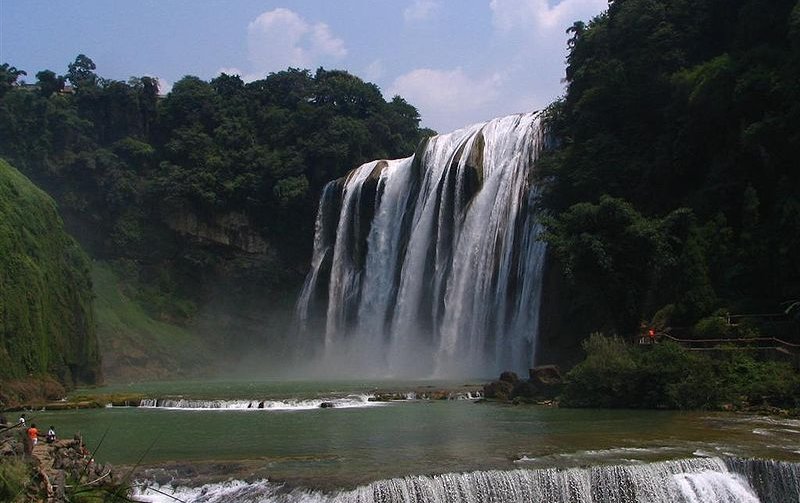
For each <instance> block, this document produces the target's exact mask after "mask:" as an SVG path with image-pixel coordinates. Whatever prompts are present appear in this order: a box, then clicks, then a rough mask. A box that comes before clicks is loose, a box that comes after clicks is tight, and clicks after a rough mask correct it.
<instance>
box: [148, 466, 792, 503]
mask: <svg viewBox="0 0 800 503" xmlns="http://www.w3.org/2000/svg"><path fill="white" fill-rule="evenodd" d="M799 475H800V464H798V463H780V462H774V461H758V460H739V459H732V460H723V459H720V458H702V459H685V460H674V461H662V462H657V463H648V464H641V465H633V466H631V465H613V466H596V467H590V468H572V469H567V470H560V469H555V468H546V469H538V470H511V471H500V470H490V471H477V472H470V473H447V474H442V475H432V476H422V475H420V476H408V477H402V478H394V479H386V480H378V481H376V482H372V483H370V484H367V485H363V486H359V487H357V488H355V489H352V490H346V491H340V492H333V493H322V492H319V491H307V490H302V489H294V490H292V491H287V490H285V489H284V488H283V486H282V485H280V484H275V483H272V482H270V481H267V480H259V481H255V482H252V483H245V482H242V481H229V482H224V483H220V484H207V485H204V486H201V487H196V488H187V487H178V488H173V487H170V486H158V485H149V486H148V485H147V484H144V483H142V482H139V483H137V487H139V489H138V493H137V494H136V497H137V498H138V499H140V500H142V501H147V502H152V503H161V502H168V501H175V498H177V499H180V500H182V501H195V502H203V503H221V502H252V503H256V502H276V503H277V502H280V503H328V502H331V503H400V502H404V503H405V502H407V503H461V502H464V503H484V502H485V503H536V502H548V503H549V502H553V503H594V502H596V503H601V502H615V503H676V502H677V503H700V502H702V503H757V502H763V503H778V502H780V503H786V502H789V501H798V498H800V487H799V486H798V480H800V479H799V478H798V476H799ZM147 487H151V488H152V489H147ZM153 489H155V490H153ZM156 491H158V492H156Z"/></svg>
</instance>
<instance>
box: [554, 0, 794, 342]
mask: <svg viewBox="0 0 800 503" xmlns="http://www.w3.org/2000/svg"><path fill="white" fill-rule="evenodd" d="M568 32H569V33H571V35H572V38H571V39H570V41H569V46H570V52H569V56H568V59H567V69H566V80H567V83H568V90H567V93H566V96H565V97H564V98H563V99H562V100H561V101H559V102H557V103H555V104H554V105H552V106H551V107H550V109H549V110H548V113H549V118H548V124H549V127H550V130H551V133H552V136H553V138H554V140H555V143H556V145H555V148H554V150H553V152H551V153H550V155H548V156H547V157H546V159H545V160H544V162H543V163H542V181H543V183H544V186H545V189H544V195H543V198H542V204H543V206H544V207H545V208H546V209H547V210H548V211H549V214H550V215H551V217H550V218H549V219H548V220H547V222H546V225H547V239H548V241H549V242H550V244H551V245H552V247H551V251H552V252H553V255H554V256H555V258H556V259H557V262H558V263H559V264H560V266H561V267H562V270H563V272H564V275H565V276H566V278H567V279H568V280H569V281H568V285H567V287H566V291H565V292H563V296H562V297H563V299H564V300H563V301H562V304H563V305H564V306H565V307H564V309H563V312H562V313H561V314H562V315H563V317H562V319H563V322H562V323H563V325H564V330H565V331H569V332H573V333H579V334H588V333H590V332H593V331H602V332H605V333H616V334H618V335H620V336H623V337H631V336H634V335H635V334H636V332H637V331H638V330H639V326H640V323H641V322H642V321H647V322H650V321H651V320H652V321H653V322H656V323H658V324H660V325H661V326H670V327H673V328H675V330H681V335H686V336H690V335H692V334H694V333H696V334H697V335H701V334H700V332H702V331H703V327H702V326H699V325H698V323H699V322H700V320H702V319H704V318H706V317H708V316H709V315H711V314H712V313H715V312H716V311H717V310H720V309H721V310H725V311H728V312H732V313H749V314H754V313H780V312H782V311H783V310H785V309H786V308H787V307H788V306H790V305H791V303H792V302H793V301H796V300H797V299H800V261H798V260H797V258H798V257H800V170H798V165H797V153H798V152H800V85H798V83H799V82H800V2H798V1H797V0H614V1H609V8H608V11H607V12H605V13H603V14H602V15H600V16H598V17H596V18H595V19H593V20H592V21H591V22H590V23H588V24H584V23H581V22H576V23H575V24H574V25H573V26H572V27H571V28H570V29H569V30H568ZM765 330H766V329H765V328H764V327H753V333H754V334H755V333H758V332H762V333H764V331H765ZM676 333H677V332H676ZM768 335H779V336H782V337H792V336H794V337H796V336H797V335H798V334H797V325H796V324H794V325H792V324H791V323H788V322H787V324H786V325H784V326H783V328H782V329H775V330H774V331H773V332H772V333H769V334H768Z"/></svg>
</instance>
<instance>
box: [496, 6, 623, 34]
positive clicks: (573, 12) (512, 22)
mask: <svg viewBox="0 0 800 503" xmlns="http://www.w3.org/2000/svg"><path fill="white" fill-rule="evenodd" d="M607 6H608V0H562V1H560V2H558V3H557V4H555V5H553V6H550V4H549V2H548V0H521V1H520V0H492V1H491V3H490V7H491V9H492V22H493V23H494V25H495V27H497V28H498V29H500V30H501V31H505V32H508V31H512V30H516V29H523V30H530V29H534V30H536V31H537V32H541V31H551V30H554V29H555V30H566V28H567V27H569V26H571V25H572V23H573V21H576V20H578V19H582V20H585V21H586V20H588V19H587V17H586V14H587V13H589V14H590V15H596V14H598V13H600V12H601V11H603V10H604V9H605V8H606V7H607Z"/></svg>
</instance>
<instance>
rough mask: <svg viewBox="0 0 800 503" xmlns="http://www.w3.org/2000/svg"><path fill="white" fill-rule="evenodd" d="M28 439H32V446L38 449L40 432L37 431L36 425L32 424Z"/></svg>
mask: <svg viewBox="0 0 800 503" xmlns="http://www.w3.org/2000/svg"><path fill="white" fill-rule="evenodd" d="M28 438H30V439H31V445H32V446H33V447H36V444H37V443H38V442H39V430H37V429H36V423H31V427H30V428H28Z"/></svg>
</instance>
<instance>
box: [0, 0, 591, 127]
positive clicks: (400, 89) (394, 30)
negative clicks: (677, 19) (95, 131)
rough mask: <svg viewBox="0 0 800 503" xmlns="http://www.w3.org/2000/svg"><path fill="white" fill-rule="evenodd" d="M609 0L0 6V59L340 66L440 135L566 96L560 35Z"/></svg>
mask: <svg viewBox="0 0 800 503" xmlns="http://www.w3.org/2000/svg"><path fill="white" fill-rule="evenodd" d="M606 6H607V0H491V1H488V0H487V1H478V0H393V1H389V0H371V1H368V0H327V1H326V0H297V1H293V2H289V1H282V2H279V1H271V0H229V1H223V0H191V1H190V0H139V1H134V2H131V1H111V0H71V1H68V2H62V1H45V0H0V62H5V63H10V64H11V65H13V66H16V67H17V68H19V69H22V70H25V71H27V72H28V77H27V80H28V81H34V80H35V77H34V76H35V74H36V72H38V71H39V70H43V69H50V70H53V71H55V72H56V73H60V74H63V73H64V72H66V69H67V65H68V64H69V63H70V62H71V61H73V60H74V59H75V56H77V55H78V54H80V53H83V54H86V55H87V56H89V57H90V58H92V60H93V61H94V62H95V64H96V65H97V73H98V74H99V75H101V76H103V77H107V78H114V79H123V80H124V79H127V78H128V77H130V76H141V75H151V76H156V77H158V78H159V79H160V81H161V83H162V87H164V88H165V89H169V87H170V86H171V85H172V83H174V82H175V81H177V80H179V79H180V78H181V77H183V76H184V75H196V76H198V77H201V78H203V79H210V78H213V77H214V76H216V75H218V74H219V73H220V71H225V72H226V73H238V74H240V75H242V77H243V78H244V79H245V80H248V81H249V80H254V79H257V78H262V77H264V76H265V75H267V74H269V73H270V72H275V71H280V70H283V69H286V68H287V67H289V66H292V67H300V68H309V69H312V70H314V69H316V68H317V67H319V66H323V67H325V68H327V69H334V68H336V69H344V70H347V71H349V72H350V73H352V74H354V75H357V76H359V77H361V78H362V79H364V80H367V81H369V82H374V83H375V84H377V85H378V86H379V87H380V88H381V90H382V92H383V94H384V96H385V97H386V98H387V99H390V98H391V97H392V96H393V95H395V94H400V95H401V96H403V97H404V98H406V99H407V100H408V101H409V102H410V103H411V104H413V105H415V106H416V107H417V108H418V109H419V111H420V114H421V115H422V123H423V125H425V126H428V127H431V128H433V129H436V130H437V131H439V132H447V131H450V130H453V129H457V128H459V127H462V126H465V125H467V124H471V123H474V122H481V121H485V120H488V119H491V118H493V117H497V116H501V115H507V114H510V113H516V112H523V111H529V110H535V109H539V108H542V107H543V106H545V105H547V104H548V103H549V102H550V101H552V100H553V99H555V98H556V97H558V96H559V95H560V94H561V93H562V92H563V84H562V82H561V79H562V78H563V75H564V58H565V56H566V40H567V35H566V34H565V30H566V28H567V27H569V26H570V25H572V23H573V21H575V20H584V21H588V20H589V19H591V18H592V17H593V16H595V15H597V14H599V13H600V12H601V11H602V10H604V9H605V8H606Z"/></svg>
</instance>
